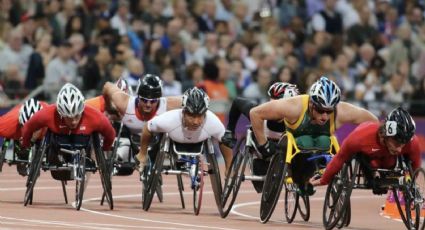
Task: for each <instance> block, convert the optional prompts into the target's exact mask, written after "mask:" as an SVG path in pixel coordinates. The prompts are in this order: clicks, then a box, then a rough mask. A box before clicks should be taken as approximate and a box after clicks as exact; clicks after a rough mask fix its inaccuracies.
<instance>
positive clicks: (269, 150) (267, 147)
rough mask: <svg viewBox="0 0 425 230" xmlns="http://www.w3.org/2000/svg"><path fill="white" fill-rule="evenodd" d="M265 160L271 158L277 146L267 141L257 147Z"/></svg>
mask: <svg viewBox="0 0 425 230" xmlns="http://www.w3.org/2000/svg"><path fill="white" fill-rule="evenodd" d="M257 149H258V151H259V152H260V154H261V156H262V158H263V159H266V158H268V157H271V156H272V155H273V154H275V152H276V144H275V143H274V142H272V141H267V142H266V143H265V144H264V145H260V146H258V147H257Z"/></svg>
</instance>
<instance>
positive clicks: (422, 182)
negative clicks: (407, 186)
mask: <svg viewBox="0 0 425 230" xmlns="http://www.w3.org/2000/svg"><path fill="white" fill-rule="evenodd" d="M413 185H414V190H415V192H414V197H413V200H414V206H415V208H416V207H418V208H419V216H417V215H416V216H415V218H416V226H417V227H418V229H421V230H423V229H425V217H424V216H423V215H424V214H425V213H424V211H423V210H422V209H423V207H424V201H425V200H424V193H425V170H424V169H422V168H418V169H416V171H415V173H414V177H413ZM418 217H419V218H418Z"/></svg>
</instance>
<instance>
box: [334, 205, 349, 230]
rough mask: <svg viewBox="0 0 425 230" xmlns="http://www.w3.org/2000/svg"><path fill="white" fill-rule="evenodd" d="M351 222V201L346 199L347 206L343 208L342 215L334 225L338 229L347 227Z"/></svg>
mask: <svg viewBox="0 0 425 230" xmlns="http://www.w3.org/2000/svg"><path fill="white" fill-rule="evenodd" d="M350 222H351V202H350V201H348V204H347V207H346V208H345V212H344V216H343V217H341V218H340V219H339V221H338V223H337V224H336V227H337V228H338V229H341V228H343V227H348V225H350Z"/></svg>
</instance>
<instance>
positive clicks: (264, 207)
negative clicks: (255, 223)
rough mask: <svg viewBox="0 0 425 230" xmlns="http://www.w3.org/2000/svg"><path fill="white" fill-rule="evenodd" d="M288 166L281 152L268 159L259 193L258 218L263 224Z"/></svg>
mask: <svg viewBox="0 0 425 230" xmlns="http://www.w3.org/2000/svg"><path fill="white" fill-rule="evenodd" d="M288 166H289V165H288V164H286V163H285V159H284V157H283V154H275V155H274V156H273V157H272V159H271V161H270V166H269V168H268V170H267V175H266V179H265V181H264V186H263V192H262V194H261V205H260V219H261V223H263V224H264V223H267V221H269V219H270V217H271V216H272V214H273V211H274V209H275V207H276V204H277V201H278V200H279V196H280V192H281V191H282V187H283V182H284V180H285V176H286V175H287V172H288V168H289V167H288Z"/></svg>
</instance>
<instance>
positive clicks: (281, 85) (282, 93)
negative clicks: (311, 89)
mask: <svg viewBox="0 0 425 230" xmlns="http://www.w3.org/2000/svg"><path fill="white" fill-rule="evenodd" d="M267 93H268V94H269V97H270V99H274V100H277V99H281V98H288V97H293V96H297V95H298V94H299V91H298V88H297V86H296V85H293V84H290V83H286V82H276V83H274V84H273V85H271V86H270V88H269V91H268V92H267Z"/></svg>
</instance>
